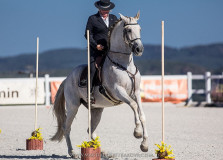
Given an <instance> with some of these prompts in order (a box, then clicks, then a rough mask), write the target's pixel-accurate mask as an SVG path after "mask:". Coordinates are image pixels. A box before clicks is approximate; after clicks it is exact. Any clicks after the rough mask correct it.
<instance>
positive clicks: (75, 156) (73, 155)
mask: <svg viewBox="0 0 223 160" xmlns="http://www.w3.org/2000/svg"><path fill="white" fill-rule="evenodd" d="M69 155H70V157H71V158H74V159H80V157H79V155H77V154H75V152H74V151H73V150H72V151H71V152H69Z"/></svg>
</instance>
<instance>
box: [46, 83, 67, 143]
mask: <svg viewBox="0 0 223 160" xmlns="http://www.w3.org/2000/svg"><path fill="white" fill-rule="evenodd" d="M64 83H65V80H64V81H63V82H62V83H61V85H60V87H59V89H58V91H57V94H56V97H55V102H54V107H53V112H54V115H55V116H56V118H57V125H58V126H57V132H56V133H55V135H54V136H53V137H52V138H51V139H50V140H52V141H59V142H60V141H61V140H62V139H63V135H64V131H63V125H64V122H65V120H66V115H65V98H64Z"/></svg>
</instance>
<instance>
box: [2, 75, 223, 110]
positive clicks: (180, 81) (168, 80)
mask: <svg viewBox="0 0 223 160" xmlns="http://www.w3.org/2000/svg"><path fill="white" fill-rule="evenodd" d="M64 79H65V77H50V76H49V75H48V74H46V75H45V77H40V78H39V79H38V93H37V94H38V95H37V97H38V98H37V99H38V101H37V102H38V104H41V105H46V106H50V105H51V104H52V102H53V101H54V96H55V94H56V91H57V89H58V87H59V85H60V83H61V82H62V81H63V80H64ZM213 79H223V75H211V73H210V72H206V73H205V75H192V73H191V72H188V73H187V75H167V76H165V78H164V92H165V101H169V102H173V103H179V102H186V104H188V103H191V102H192V101H193V99H192V95H193V94H205V96H206V103H208V104H210V103H212V99H211V81H212V80H213ZM194 80H204V81H205V87H204V89H193V81H194ZM35 82H36V80H35V78H1V79H0V105H28V104H35V84H36V83H35ZM222 85H223V84H222ZM140 87H141V97H142V102H161V76H142V82H141V86H140ZM222 88H223V87H222ZM222 95H223V91H222Z"/></svg>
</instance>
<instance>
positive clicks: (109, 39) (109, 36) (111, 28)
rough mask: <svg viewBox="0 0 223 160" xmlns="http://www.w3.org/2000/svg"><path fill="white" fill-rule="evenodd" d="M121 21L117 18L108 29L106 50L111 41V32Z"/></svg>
mask: <svg viewBox="0 0 223 160" xmlns="http://www.w3.org/2000/svg"><path fill="white" fill-rule="evenodd" d="M120 21H122V19H121V18H119V19H118V20H117V21H116V22H115V23H114V24H113V25H112V26H111V27H110V28H109V31H108V49H109V50H110V41H111V34H112V31H113V30H114V28H115V26H116V25H117V24H118V23H119V22H120Z"/></svg>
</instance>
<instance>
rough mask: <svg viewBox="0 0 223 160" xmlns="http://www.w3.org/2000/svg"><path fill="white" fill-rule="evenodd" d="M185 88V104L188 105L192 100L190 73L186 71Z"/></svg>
mask: <svg viewBox="0 0 223 160" xmlns="http://www.w3.org/2000/svg"><path fill="white" fill-rule="evenodd" d="M187 90H188V93H187V95H188V100H187V105H189V104H190V103H191V102H192V101H193V100H192V92H193V91H192V73H191V72H187Z"/></svg>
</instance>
